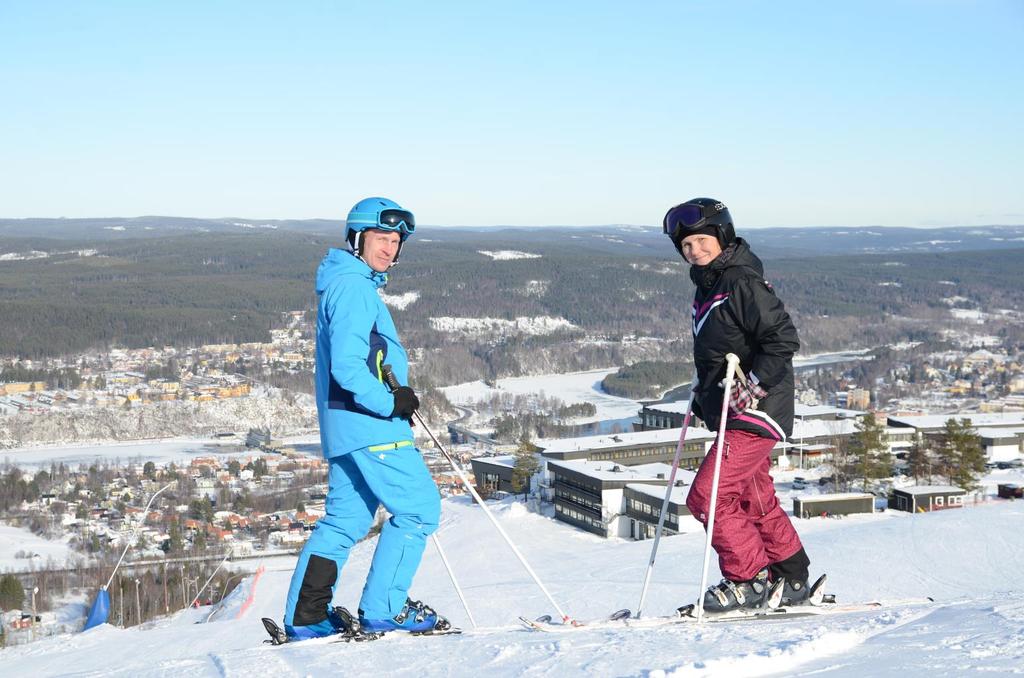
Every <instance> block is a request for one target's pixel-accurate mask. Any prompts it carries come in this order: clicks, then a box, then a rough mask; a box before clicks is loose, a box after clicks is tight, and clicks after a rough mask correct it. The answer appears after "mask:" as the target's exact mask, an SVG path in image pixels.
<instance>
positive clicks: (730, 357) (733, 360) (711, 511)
mask: <svg viewBox="0 0 1024 678" xmlns="http://www.w3.org/2000/svg"><path fill="white" fill-rule="evenodd" d="M725 362H726V368H725V395H723V396H722V412H721V415H720V418H719V420H718V440H717V441H716V448H717V449H716V452H715V473H714V475H713V476H712V479H711V504H710V506H709V507H708V523H707V538H706V539H705V541H704V569H703V571H702V572H701V575H700V591H699V592H698V594H697V623H698V624H699V623H701V622H702V621H703V620H704V619H703V617H704V589H705V588H707V585H708V567H709V566H710V565H711V535H712V534H713V533H714V530H715V508H716V505H717V504H718V479H719V477H720V476H721V474H722V451H723V448H724V447H725V424H726V416H727V415H728V414H729V394H730V393H731V392H732V383H733V381H734V379H733V377H734V376H735V374H736V372H737V371H738V370H739V369H740V359H739V358H738V357H737V356H736V354H735V353H729V354H727V355H726V356H725Z"/></svg>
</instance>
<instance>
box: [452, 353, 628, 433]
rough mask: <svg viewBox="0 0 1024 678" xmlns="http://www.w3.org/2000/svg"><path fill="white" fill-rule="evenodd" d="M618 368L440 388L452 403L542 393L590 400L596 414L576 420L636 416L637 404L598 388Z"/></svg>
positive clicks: (569, 402)
mask: <svg viewBox="0 0 1024 678" xmlns="http://www.w3.org/2000/svg"><path fill="white" fill-rule="evenodd" d="M616 371H617V368H614V367H613V368H606V369H601V370H588V371H586V372H570V373H569V374H542V375H536V376H532V377H509V378H507V379H499V380H498V381H497V385H496V387H495V388H491V387H490V386H488V385H487V384H485V383H484V382H482V381H471V382H468V383H465V384H458V385H456V386H448V387H446V388H443V389H441V390H442V391H444V394H445V395H446V396H447V397H448V399H449V400H450V401H452V403H454V404H456V405H468V404H469V403H471V402H473V401H480V400H486V399H488V398H490V397H492V396H494V395H497V394H500V393H508V394H510V395H544V396H547V397H554V398H558V399H559V400H561V401H562V402H564V403H565V404H567V405H573V404H575V403H593V404H594V406H595V407H596V408H597V414H596V415H594V416H593V417H586V418H581V419H579V420H578V422H577V423H585V422H589V421H601V420H603V419H622V418H623V417H632V416H636V413H637V412H639V411H640V405H639V404H638V403H637V401H635V400H630V399H629V398H618V397H616V396H613V395H608V394H607V393H605V392H604V391H602V390H601V380H603V379H604V378H605V377H606V376H608V375H609V374H612V373H614V372H616Z"/></svg>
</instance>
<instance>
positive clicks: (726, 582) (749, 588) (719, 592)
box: [704, 567, 771, 613]
mask: <svg viewBox="0 0 1024 678" xmlns="http://www.w3.org/2000/svg"><path fill="white" fill-rule="evenodd" d="M770 593H771V586H770V584H769V582H768V568H767V567H766V568H764V569H762V570H761V571H760V572H758V573H757V574H755V575H754V578H753V579H750V580H748V581H732V580H730V579H723V580H722V581H721V583H719V584H718V585H716V586H712V587H711V588H709V589H708V590H707V592H706V593H705V594H704V611H705V612H713V613H720V612H731V611H732V610H763V609H765V608H767V607H768V596H769V594H770Z"/></svg>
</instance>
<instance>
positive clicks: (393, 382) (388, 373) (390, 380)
mask: <svg viewBox="0 0 1024 678" xmlns="http://www.w3.org/2000/svg"><path fill="white" fill-rule="evenodd" d="M381 372H382V374H383V375H384V380H385V381H386V382H387V384H388V386H390V387H391V389H392V390H394V389H396V388H398V387H399V383H398V380H397V379H396V378H395V373H394V372H393V371H392V370H391V365H384V366H383V367H382V368H381ZM412 414H413V416H414V417H415V418H416V421H417V422H418V423H419V425H420V426H422V427H423V430H424V431H426V432H427V435H428V436H430V439H431V440H432V441H434V445H436V446H437V449H439V450H441V454H442V455H444V458H445V459H446V460H448V463H449V464H451V467H452V469H453V470H454V471H455V473H456V474H458V476H459V479H460V480H461V481H462V484H463V485H465V487H466V490H467V491H468V492H469V493H470V495H472V497H473V499H474V500H476V503H477V504H479V505H480V508H482V509H483V510H484V515H486V516H487V518H488V519H489V520H490V521H491V524H492V525H494V528H495V529H496V530H497V531H498V534H500V535H501V536H502V538H503V539H504V540H505V543H506V544H508V546H509V548H510V549H512V553H514V554H515V556H516V558H518V559H519V562H520V563H522V565H523V568H525V569H526V572H527V573H528V574H529V575H530V577H531V578H532V579H533V581H534V583H535V584H537V586H538V587H539V588H540V590H541V591H543V592H544V595H545V597H547V599H548V602H549V603H551V605H552V606H553V607H554V608H555V611H556V612H558V614H559V616H560V617H561V619H562V621H563V622H565V623H569V624H572V625H574V626H575V625H576V624H577V622H576V620H575V619H573V618H572V617H570V616H569V615H567V614H566V613H565V612H564V611H563V610H562V608H561V607H559V605H558V603H556V602H555V599H554V598H552V597H551V594H550V593H549V592H548V589H547V587H546V586H544V583H543V582H541V580H540V578H539V577H538V576H537V573H536V572H534V571H533V568H532V567H530V564H529V563H528V562H526V558H524V557H523V554H522V553H520V552H519V549H517V548H516V545H515V544H514V543H512V539H511V538H509V536H508V534H506V533H505V530H504V529H502V527H501V525H500V524H499V523H498V520H497V519H496V518H495V517H494V514H493V513H491V509H489V508H487V504H485V503H484V500H483V499H482V498H481V497H480V494H479V493H478V492H477V491H476V488H474V487H473V484H472V483H471V482H469V478H467V477H466V472H465V471H463V470H462V466H461V465H459V462H457V461H455V459H454V457H452V455H450V454H449V453H448V450H446V449H445V448H444V446H442V445H441V443H440V442H439V441H438V439H437V438H436V437H435V436H434V433H433V432H432V431H431V430H430V428H429V427H428V426H427V424H426V422H424V421H423V417H421V416H420V413H419V412H415V411H414V412H413V413H412Z"/></svg>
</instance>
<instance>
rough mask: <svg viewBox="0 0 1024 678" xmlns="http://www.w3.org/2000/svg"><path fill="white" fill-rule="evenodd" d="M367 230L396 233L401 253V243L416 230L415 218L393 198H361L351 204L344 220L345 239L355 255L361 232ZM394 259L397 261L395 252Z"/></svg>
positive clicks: (357, 252) (359, 243)
mask: <svg viewBox="0 0 1024 678" xmlns="http://www.w3.org/2000/svg"><path fill="white" fill-rule="evenodd" d="M369 230H373V231H392V232H396V233H398V235H399V237H400V238H401V240H400V242H399V246H398V251H399V253H401V251H402V244H403V243H405V241H406V239H407V238H408V237H409V236H410V235H412V234H413V232H414V231H415V230H416V218H415V217H414V216H413V214H412V212H410V211H409V210H406V209H402V206H401V205H399V204H398V203H397V202H395V201H394V200H388V199H387V198H363V199H362V200H360V201H359V202H357V203H356V204H355V205H353V206H352V209H351V210H349V213H348V218H347V219H346V220H345V240H346V241H347V242H348V246H349V247H350V248H351V249H352V251H353V252H354V253H355V254H356V255H358V254H359V249H360V245H361V244H362V239H363V237H362V234H363V232H364V231H369ZM395 261H396V262H397V261H398V255H397V254H396V255H395Z"/></svg>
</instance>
